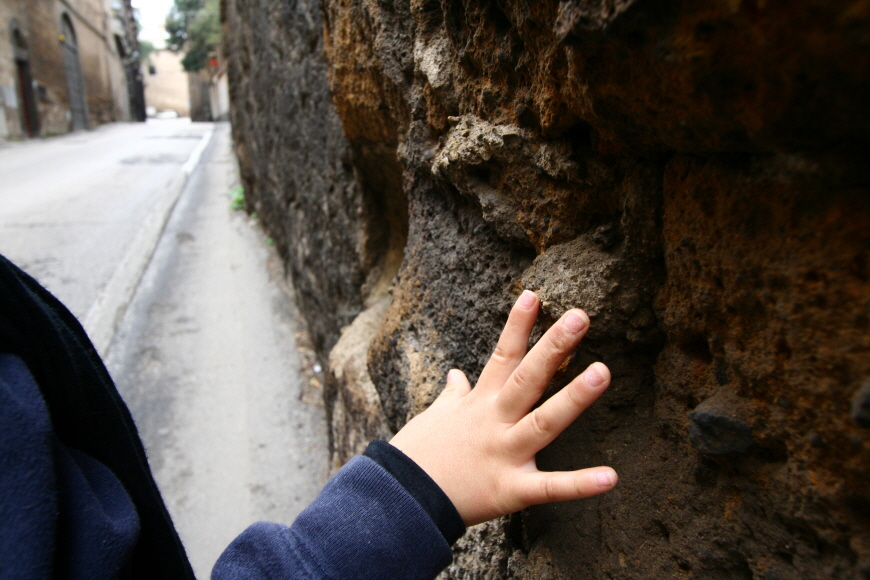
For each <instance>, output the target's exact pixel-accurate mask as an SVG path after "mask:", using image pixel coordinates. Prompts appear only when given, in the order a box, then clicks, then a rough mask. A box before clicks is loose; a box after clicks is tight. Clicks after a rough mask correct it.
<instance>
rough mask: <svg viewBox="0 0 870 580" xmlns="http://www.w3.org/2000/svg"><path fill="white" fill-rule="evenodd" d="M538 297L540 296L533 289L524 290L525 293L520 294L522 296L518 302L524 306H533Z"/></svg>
mask: <svg viewBox="0 0 870 580" xmlns="http://www.w3.org/2000/svg"><path fill="white" fill-rule="evenodd" d="M537 299H538V297H537V296H536V295H535V293H534V292H532V291H531V290H523V293H522V294H520V298H519V300H517V302H519V303H520V306H522V307H523V308H531V307H532V306H534V305H535V301H536V300H537Z"/></svg>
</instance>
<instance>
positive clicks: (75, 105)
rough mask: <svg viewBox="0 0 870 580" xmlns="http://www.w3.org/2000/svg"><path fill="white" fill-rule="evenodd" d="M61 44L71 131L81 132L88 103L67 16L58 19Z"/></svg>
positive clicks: (75, 45) (73, 34) (76, 46)
mask: <svg viewBox="0 0 870 580" xmlns="http://www.w3.org/2000/svg"><path fill="white" fill-rule="evenodd" d="M60 31H61V44H62V45H63V68H64V72H65V73H66V86H67V93H68V96H69V110H70V115H71V116H72V130H73V131H83V130H85V129H87V128H88V104H87V103H88V102H87V98H86V97H85V80H84V75H83V74H82V63H81V59H80V58H79V47H78V43H77V42H76V33H75V29H74V28H73V24H72V21H71V20H70V19H69V16H68V15H66V14H64V15H63V16H61V19H60Z"/></svg>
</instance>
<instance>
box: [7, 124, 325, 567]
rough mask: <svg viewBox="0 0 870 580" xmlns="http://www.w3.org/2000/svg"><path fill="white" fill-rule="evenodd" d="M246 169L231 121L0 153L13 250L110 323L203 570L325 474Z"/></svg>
mask: <svg viewBox="0 0 870 580" xmlns="http://www.w3.org/2000/svg"><path fill="white" fill-rule="evenodd" d="M212 130H213V136H211V138H210V139H208V140H207V141H204V140H203V137H204V136H207V134H208V133H209V131H212ZM198 146H199V152H197V151H196V149H197V147H198ZM203 146H204V148H203ZM197 153H201V159H200V160H199V163H198V164H196V165H195V166H194V165H193V164H192V163H188V165H187V167H186V170H187V172H188V173H189V178H187V177H186V175H185V168H184V164H185V163H186V162H188V160H190V156H191V154H194V157H196V154H197ZM40 156H42V157H41V160H40ZM191 161H196V159H193V160H191ZM237 181H238V177H237V169H236V165H235V162H234V158H233V156H232V154H231V148H230V137H229V126H228V125H226V124H216V125H210V124H190V123H187V122H185V121H160V122H157V123H152V124H148V125H114V126H110V127H107V128H103V129H100V130H98V131H95V132H92V133H86V134H78V135H73V136H69V137H63V138H59V139H55V140H48V141H38V142H30V143H25V144H22V145H13V146H7V147H4V148H2V149H0V200H2V203H0V252H2V253H5V254H6V255H7V256H8V257H10V259H12V260H13V261H15V262H17V263H18V264H19V265H22V267H24V269H25V270H27V271H29V272H30V273H31V274H33V275H35V277H36V278H37V279H39V280H40V281H41V282H42V283H43V284H45V285H46V286H47V287H48V288H49V290H51V291H52V292H54V293H55V294H57V295H58V296H59V297H60V298H61V299H62V300H63V301H64V302H66V303H67V304H68V305H69V306H70V308H71V310H72V311H73V313H74V314H76V315H77V316H78V317H79V318H80V319H83V318H84V319H87V320H88V321H90V322H91V325H90V326H89V324H86V325H85V326H86V329H87V330H88V331H89V333H92V332H93V333H94V334H98V335H100V336H103V337H104V342H103V343H102V344H101V343H100V342H99V341H95V343H96V344H97V345H98V348H99V349H100V351H101V353H102V354H103V356H104V359H105V360H106V363H107V366H108V368H109V371H110V373H111V374H112V376H113V378H114V379H115V382H116V384H117V385H118V389H119V391H120V392H121V395H122V396H123V397H124V399H125V401H126V402H127V404H128V406H129V407H130V410H131V412H132V414H133V416H134V418H135V419H136V422H137V425H138V427H139V431H140V435H141V437H142V439H143V442H144V443H145V447H146V449H147V452H148V456H149V462H150V464H151V468H152V471H153V472H154V474H155V478H156V479H157V482H158V485H159V486H160V489H161V491H162V493H163V495H164V499H165V500H166V503H167V506H168V508H169V511H170V513H171V514H172V517H173V520H174V521H175V524H176V527H177V528H178V530H179V533H180V535H181V538H182V541H183V542H184V544H185V547H186V548H187V550H188V555H189V557H190V559H191V562H192V564H193V566H194V570H195V572H196V574H197V577H198V578H200V579H206V578H208V576H209V573H210V571H211V567H212V565H213V564H214V561H215V560H216V559H217V557H218V555H219V554H220V552H221V551H222V550H223V548H224V547H225V546H226V545H227V544H228V543H229V542H230V541H231V540H232V538H234V537H235V536H236V535H237V534H238V533H240V532H241V531H242V530H243V529H244V528H245V527H246V526H247V525H249V524H251V523H253V522H255V521H258V520H271V521H279V522H286V523H289V522H291V521H292V520H293V518H295V516H296V514H297V513H298V512H299V511H301V510H302V509H303V508H304V507H305V506H306V505H307V504H308V503H309V502H310V501H311V500H312V499H313V498H314V496H315V495H316V494H317V492H318V490H319V489H320V487H321V486H322V485H323V483H325V480H326V477H327V456H326V449H327V443H326V432H325V420H324V413H323V408H322V406H321V405H320V397H319V393H318V392H317V391H316V389H313V388H312V387H311V386H310V384H309V383H308V382H306V379H305V378H304V377H303V374H302V372H301V368H300V357H299V353H298V351H297V348H296V344H295V335H296V332H297V329H298V326H297V322H296V314H295V311H294V308H293V305H292V302H291V301H290V300H289V298H288V296H287V294H286V293H285V292H283V291H282V290H281V288H280V284H279V283H280V281H281V280H280V265H279V262H278V260H277V257H276V256H275V254H274V251H273V250H272V248H271V247H270V246H269V245H268V241H267V240H266V238H265V237H264V235H263V234H262V233H261V232H260V231H259V230H258V228H256V226H255V224H253V223H252V221H251V220H250V218H248V217H247V216H245V215H244V214H243V213H242V212H234V211H232V209H231V208H230V199H229V196H228V192H229V191H230V190H231V189H232V187H234V186H235V185H236V184H237ZM176 199H177V202H176ZM143 254H144V255H143ZM131 264H133V266H131ZM136 264H141V265H142V266H141V268H140V267H138V266H136Z"/></svg>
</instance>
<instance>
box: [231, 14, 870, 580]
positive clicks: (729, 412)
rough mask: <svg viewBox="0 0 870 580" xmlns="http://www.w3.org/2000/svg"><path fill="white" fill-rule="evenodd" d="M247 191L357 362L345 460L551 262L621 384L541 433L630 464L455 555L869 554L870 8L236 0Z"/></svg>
mask: <svg viewBox="0 0 870 580" xmlns="http://www.w3.org/2000/svg"><path fill="white" fill-rule="evenodd" d="M224 9H225V11H224V12H225V13H224V18H225V24H226V29H225V33H226V37H227V54H228V55H229V65H230V80H231V98H232V103H233V122H234V135H235V139H236V146H237V151H238V155H239V159H240V162H241V167H242V177H243V181H244V184H245V187H246V191H247V193H248V198H247V200H248V205H249V207H248V209H249V211H252V212H254V211H256V212H257V213H258V215H259V216H260V218H261V219H262V221H263V223H264V225H265V226H266V228H267V229H268V230H269V231H270V232H271V235H272V236H273V237H274V239H275V240H276V243H277V245H278V247H279V249H280V250H281V252H282V255H283V257H284V259H285V262H286V264H287V269H288V273H289V275H290V276H291V278H292V280H293V282H294V284H295V286H296V288H297V290H298V294H299V300H300V303H301V304H300V307H301V311H302V312H303V314H304V315H305V316H306V318H307V321H308V324H309V327H310V330H311V332H312V335H313V337H314V342H315V344H316V347H317V349H318V351H319V353H320V355H321V357H322V359H323V361H324V363H328V364H327V370H328V377H327V390H326V404H327V409H328V413H329V420H330V424H331V426H332V439H331V450H330V451H331V453H332V457H333V461H334V464H335V465H336V466H337V465H340V464H341V463H342V462H343V461H346V460H347V458H349V457H350V456H351V455H353V454H354V453H355V452H358V451H359V449H360V448H361V447H362V446H363V445H364V444H365V442H366V441H367V440H368V439H369V438H371V437H375V436H378V437H387V436H389V433H390V432H391V431H395V430H396V429H398V428H400V427H401V425H402V424H404V422H405V421H406V420H407V419H408V417H410V416H412V415H413V414H415V413H417V412H419V411H420V410H422V409H423V408H425V407H426V405H427V404H428V403H429V402H430V401H431V400H432V398H433V397H434V396H435V395H437V393H438V392H439V390H440V389H441V386H442V381H443V377H444V374H445V372H446V371H447V370H448V369H449V368H450V367H453V366H456V367H460V368H463V369H465V370H466V371H467V372H468V373H469V375H470V377H471V378H472V379H473V378H474V377H476V375H477V374H478V373H479V372H480V370H481V368H482V365H483V364H484V363H485V361H486V359H487V358H488V355H489V352H490V351H491V349H492V347H493V345H494V343H495V339H496V337H497V335H498V332H499V330H500V328H501V325H502V324H503V322H504V320H505V318H506V314H507V311H508V308H509V306H510V304H511V302H512V301H513V299H514V297H515V296H517V295H518V294H519V292H520V291H521V290H522V289H523V288H530V289H533V290H535V291H536V292H537V293H538V294H539V296H540V297H541V298H542V300H543V305H544V312H543V314H542V316H541V319H540V324H539V329H538V330H537V332H538V333H540V332H541V331H542V330H543V329H544V328H546V327H547V325H549V324H550V323H552V321H554V320H555V319H556V318H558V316H559V315H561V314H562V312H564V311H565V310H566V309H568V308H571V307H580V308H583V309H585V310H586V311H587V312H588V313H589V315H590V317H591V319H592V329H591V331H590V333H589V335H588V338H587V339H586V340H585V341H584V343H583V345H582V346H581V348H580V349H578V351H577V352H576V353H575V355H574V357H573V358H572V361H571V363H570V364H569V365H567V367H566V368H565V369H564V372H563V374H562V376H560V377H558V378H557V379H556V380H555V381H554V385H553V388H556V387H558V386H559V385H560V384H563V383H564V382H565V381H566V380H567V378H568V377H569V376H570V375H572V374H573V373H576V372H577V371H578V370H579V369H581V368H582V367H583V366H585V365H586V364H587V363H588V362H590V361H592V360H602V361H604V362H605V363H607V364H608V365H609V366H610V368H611V369H612V371H613V374H614V381H613V386H612V387H611V388H610V390H609V391H608V393H606V394H605V396H604V397H603V398H602V400H601V401H600V402H599V403H598V404H597V405H595V406H594V407H593V408H592V409H590V410H589V411H588V412H587V413H586V414H584V416H583V417H582V418H581V419H580V420H578V421H577V423H576V424H575V425H574V426H573V427H571V428H570V429H569V430H568V431H567V432H566V433H565V434H564V435H563V436H562V437H560V438H559V439H558V440H557V441H556V442H554V443H553V444H552V445H551V446H550V447H549V448H547V449H545V450H544V451H543V452H542V453H541V454H540V455H539V458H538V462H539V466H540V467H541V468H542V469H554V470H555V469H575V468H579V467H583V466H587V465H598V464H608V465H612V466H613V467H614V468H615V469H616V470H617V471H618V472H619V474H620V484H619V486H618V488H617V489H616V490H615V491H613V492H611V493H609V494H606V495H605V496H602V497H599V498H595V499H591V500H586V501H580V502H571V503H567V504H557V505H546V506H539V507H535V508H531V509H529V510H526V511H524V512H522V513H520V514H515V515H513V516H510V517H508V518H504V519H503V520H501V521H498V522H494V523H491V524H488V525H484V526H480V527H478V528H476V529H474V530H471V531H470V532H469V533H468V534H467V535H466V537H465V538H464V539H463V540H461V541H460V542H459V544H458V545H457V547H456V559H455V563H454V565H453V566H451V568H450V569H448V570H447V571H446V572H445V577H449V578H553V579H556V578H595V579H599V578H600V579H604V578H620V579H634V578H636V579H646V578H694V579H711V580H712V579H732V578H733V579H749V578H755V579H765V580H775V579H783V580H785V579H791V578H802V579H816V578H818V579H822V578H848V579H864V578H870V264H868V253H870V197H868V177H870V175H868V170H867V168H866V166H867V164H866V161H865V157H866V154H865V153H864V151H865V148H866V146H867V141H868V129H870V114H868V111H870V109H868V107H867V104H868V103H870V75H868V73H870V50H868V48H870V8H868V5H867V4H866V3H865V2H860V1H857V0H853V1H847V0H837V1H831V2H818V1H811V0H800V1H794V2H763V1H761V0H756V1H752V0H744V1H742V2H740V1H730V0H729V1H726V0H722V1H718V2H709V1H703V2H702V1H700V0H696V1H690V0H685V1H682V2H677V1H676V0H671V1H664V0H634V1H632V0H585V1H584V0H576V1H570V0H565V1H562V2H556V1H540V2H526V1H523V0H504V1H495V0H492V1H488V2H487V1H483V0H479V1H475V2H471V1H465V2H463V1H450V0H440V1H439V0H411V1H404V2H403V1H399V0H378V1H376V0H324V1H323V2H322V3H321V2H316V1H308V2H304V1H297V2H288V1H286V0H281V1H278V0H225V6H224Z"/></svg>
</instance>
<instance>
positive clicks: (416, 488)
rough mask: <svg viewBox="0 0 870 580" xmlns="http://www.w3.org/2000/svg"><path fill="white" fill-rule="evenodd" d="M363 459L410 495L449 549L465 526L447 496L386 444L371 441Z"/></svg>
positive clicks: (432, 481) (420, 470) (414, 464)
mask: <svg viewBox="0 0 870 580" xmlns="http://www.w3.org/2000/svg"><path fill="white" fill-rule="evenodd" d="M363 455H365V456H366V457H368V458H369V459H371V460H372V461H374V462H375V463H377V464H378V465H380V466H381V467H383V468H384V469H385V470H386V471H387V472H388V473H389V474H390V475H392V476H393V477H394V478H396V481H398V482H399V483H400V484H401V485H402V487H404V488H405V489H406V490H407V491H408V493H410V494H411V496H413V498H414V499H415V500H417V503H419V504H420V507H422V508H423V509H424V510H425V511H426V513H427V514H429V517H430V518H432V521H433V522H434V523H435V525H436V526H438V530H439V531H440V532H441V535H442V536H444V539H445V540H447V543H448V544H450V545H451V546H452V545H453V543H454V542H455V541H456V540H458V539H459V538H460V537H462V534H464V533H465V523H464V522H463V521H462V517H460V515H459V512H458V511H456V507H455V506H454V505H453V502H451V501H450V498H449V497H447V494H445V493H444V491H443V490H442V489H441V488H440V487H438V484H437V483H435V480H433V479H432V478H431V477H429V474H427V473H426V472H425V471H423V469H422V468H421V467H420V466H419V465H417V464H416V463H414V460H413V459H411V458H410V457H408V456H407V455H405V454H404V453H402V452H401V451H399V449H397V448H395V447H393V446H392V445H390V444H389V443H387V442H386V441H381V440H375V441H372V442H371V443H370V444H369V446H368V447H367V448H366V450H365V453H363Z"/></svg>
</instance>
